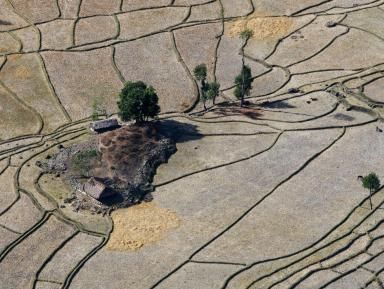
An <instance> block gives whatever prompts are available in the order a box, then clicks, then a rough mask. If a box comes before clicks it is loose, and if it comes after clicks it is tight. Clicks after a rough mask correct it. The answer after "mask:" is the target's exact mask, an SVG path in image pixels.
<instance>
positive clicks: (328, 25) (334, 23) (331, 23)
mask: <svg viewBox="0 0 384 289" xmlns="http://www.w3.org/2000/svg"><path fill="white" fill-rule="evenodd" d="M325 26H327V27H328V28H332V27H336V26H337V22H335V21H328V22H327V23H326V24H325Z"/></svg>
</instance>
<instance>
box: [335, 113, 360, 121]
mask: <svg viewBox="0 0 384 289" xmlns="http://www.w3.org/2000/svg"><path fill="white" fill-rule="evenodd" d="M333 117H334V118H335V119H338V120H345V121H353V120H354V119H355V118H354V117H353V116H350V115H346V114H344V113H340V112H339V113H336V114H335V115H334V116H333Z"/></svg>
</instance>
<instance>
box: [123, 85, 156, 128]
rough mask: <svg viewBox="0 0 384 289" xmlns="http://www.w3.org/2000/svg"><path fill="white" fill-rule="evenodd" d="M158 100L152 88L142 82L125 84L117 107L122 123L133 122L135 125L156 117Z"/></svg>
mask: <svg viewBox="0 0 384 289" xmlns="http://www.w3.org/2000/svg"><path fill="white" fill-rule="evenodd" d="M158 101H159V98H158V96H157V94H156V91H155V89H154V88H153V87H152V86H147V85H146V84H145V83H144V82H142V81H137V82H127V83H126V84H125V85H124V88H123V89H122V91H121V92H120V95H119V101H118V102H117V106H118V108H119V116H120V118H121V119H122V120H123V121H129V120H135V121H136V122H137V123H140V122H143V121H147V120H148V119H149V118H154V117H156V116H157V115H158V114H159V112H160V107H159V105H158Z"/></svg>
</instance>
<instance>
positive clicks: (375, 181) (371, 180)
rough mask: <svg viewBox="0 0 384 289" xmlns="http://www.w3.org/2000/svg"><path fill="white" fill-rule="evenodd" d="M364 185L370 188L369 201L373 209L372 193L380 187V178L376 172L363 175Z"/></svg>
mask: <svg viewBox="0 0 384 289" xmlns="http://www.w3.org/2000/svg"><path fill="white" fill-rule="evenodd" d="M363 187H364V188H365V189H368V190H369V203H370V205H371V210H372V193H373V192H375V191H377V190H378V189H379V188H380V179H379V177H378V176H377V175H376V174H375V173H370V174H369V175H367V176H365V177H363Z"/></svg>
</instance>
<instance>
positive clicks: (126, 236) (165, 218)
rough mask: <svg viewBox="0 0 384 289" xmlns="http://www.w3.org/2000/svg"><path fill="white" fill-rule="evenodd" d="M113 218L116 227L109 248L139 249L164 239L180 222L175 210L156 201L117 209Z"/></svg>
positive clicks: (108, 244)
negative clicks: (166, 207)
mask: <svg viewBox="0 0 384 289" xmlns="http://www.w3.org/2000/svg"><path fill="white" fill-rule="evenodd" d="M112 219H113V222H114V225H115V227H114V230H113V232H112V234H111V238H110V239H109V242H108V243H107V245H106V246H107V249H109V250H137V249H139V248H141V247H143V246H144V245H147V244H150V243H154V242H156V241H158V240H161V239H163V238H164V237H165V235H166V233H167V232H169V231H170V230H172V229H174V228H177V227H178V226H179V224H180V219H179V218H178V217H177V215H176V214H175V213H174V212H172V211H170V210H168V209H164V208H160V207H158V206H156V205H155V204H154V203H142V204H140V205H138V206H135V207H131V208H129V209H121V210H118V211H115V212H113V213H112Z"/></svg>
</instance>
